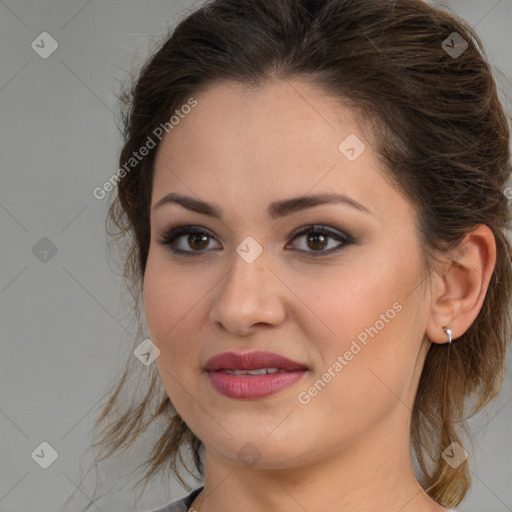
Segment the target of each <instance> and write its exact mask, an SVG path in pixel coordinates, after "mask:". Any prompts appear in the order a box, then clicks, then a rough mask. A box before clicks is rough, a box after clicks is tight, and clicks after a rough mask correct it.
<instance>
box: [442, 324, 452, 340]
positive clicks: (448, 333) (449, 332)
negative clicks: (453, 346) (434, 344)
mask: <svg viewBox="0 0 512 512" xmlns="http://www.w3.org/2000/svg"><path fill="white" fill-rule="evenodd" d="M443 330H444V332H445V333H446V335H447V336H448V343H451V342H452V330H451V329H449V328H448V327H443Z"/></svg>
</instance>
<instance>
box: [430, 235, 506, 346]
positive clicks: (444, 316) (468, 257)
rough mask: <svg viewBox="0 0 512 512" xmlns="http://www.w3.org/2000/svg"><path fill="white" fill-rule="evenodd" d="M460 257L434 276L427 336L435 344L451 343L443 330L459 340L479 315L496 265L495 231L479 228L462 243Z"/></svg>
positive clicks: (458, 253) (459, 251)
mask: <svg viewBox="0 0 512 512" xmlns="http://www.w3.org/2000/svg"><path fill="white" fill-rule="evenodd" d="M457 256H458V257H457V258H456V261H451V262H449V263H448V265H445V266H444V267H443V268H444V271H443V272H442V273H440V272H436V273H435V274H434V275H433V277H432V295H431V314H430V317H429V319H428V322H427V326H426V331H425V334H426V335H427V337H428V338H429V339H430V340H431V341H433V342H434V343H447V342H448V336H447V335H446V333H445V332H444V330H443V327H448V328H450V329H451V330H452V336H453V339H456V338H458V337H459V336H462V334H464V333H465V332H466V331H467V330H468V329H469V327H470V326H471V324H472V323H473V322H474V321H475V319H476V317H477V316H478V313H479V312H480V309H481V308H482V304H483V302H484V299H485V294H486V293H487V289H488V286H489V281H490V279H491V276H492V273H493V271H494V266H495V264H496V241H495V239H494V235H493V233H492V231H491V230H490V229H489V228H488V227H487V226H485V225H480V226H478V227H477V228H476V229H475V230H474V231H472V232H471V233H469V234H468V235H466V237H465V238H464V240H463V241H462V242H461V243H460V245H459V246H458V248H457Z"/></svg>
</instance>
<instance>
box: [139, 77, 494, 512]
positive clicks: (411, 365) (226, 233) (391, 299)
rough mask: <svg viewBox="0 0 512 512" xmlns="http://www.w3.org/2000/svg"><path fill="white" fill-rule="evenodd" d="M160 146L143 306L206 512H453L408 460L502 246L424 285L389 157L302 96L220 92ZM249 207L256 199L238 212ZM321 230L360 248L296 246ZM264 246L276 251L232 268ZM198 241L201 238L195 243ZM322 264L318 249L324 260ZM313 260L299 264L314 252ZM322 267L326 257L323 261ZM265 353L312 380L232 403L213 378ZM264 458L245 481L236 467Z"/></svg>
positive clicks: (229, 85) (343, 112)
mask: <svg viewBox="0 0 512 512" xmlns="http://www.w3.org/2000/svg"><path fill="white" fill-rule="evenodd" d="M195 98H196V99H197V101H198V105H197V106H196V107H195V108H194V109H193V110H192V112H191V113H190V114H188V115H187V116H186V117H185V118H184V119H183V120H181V121H180V123H179V125H177V126H176V127H174V129H173V130H172V131H170V132H169V133H168V134H167V135H166V136H165V138H164V139H163V141H162V143H161V145H160V147H159V149H158V154H157V158H156V163H155V175H154V182H153V194H152V211H151V246H150V251H149V256H148V261H147V268H146V272H145V276H144V306H145V312H146V320H147V323H148V327H149V329H150V333H151V339H152V341H153V342H154V343H155V344H156V345H157V347H158V348H159V349H160V351H161V353H160V356H159V357H158V358H157V360H156V361H157V365H158V370H159V372H160V375H161V378H162V382H163V384H164V386H165V389H166V391H167V393H168V395H169V397H170V399H171V401H172V403H173V404H174V406H175V407H176V409H177V411H178V413H179V414H180V415H181V417H182V418H183V419H184V421H185V422H186V423H187V425H188V426H189V427H190V429H191V430H192V431H193V432H194V433H195V434H196V435H197V436H198V437H199V438H200V439H201V440H202V441H203V443H204V444H205V448H206V454H205V489H204V490H203V491H202V492H201V494H200V495H199V496H198V497H197V498H196V500H195V501H194V503H193V504H192V506H193V508H194V509H196V510H200V511H202V512H215V511H219V512H220V511H228V510H235V509H236V510H244V511H246V512H253V511H261V510H266V511H285V510H286V511H288V510H307V511H311V512H313V511H320V510H328V509H330V510H339V511H375V510H380V511H388V510H389V511H398V510H400V511H401V512H420V511H421V512H423V511H441V510H445V509H444V508H443V507H441V506H440V505H438V504H437V503H435V502H434V501H433V500H432V499H431V498H430V497H428V495H427V494H426V493H425V492H424V491H423V490H422V489H421V487H420V486H419V484H418V483H417V481H416V478H415V476H414V473H413V470H412V465H411V460H410V454H409V434H408V432H409V425H410V417H411V409H412V404H413V401H414V396H415V393H416V389H417V385H418V379H419V376H420V373H421V369H422V366H423V362H424V359H425V356H426V353H427V350H428V348H429V346H430V343H431V341H432V342H435V343H445V342H447V340H448V339H447V336H446V334H445V332H444V331H443V329H442V326H449V327H450V328H451V329H452V331H453V338H454V339H456V338H457V337H459V336H460V335H461V334H462V333H463V332H464V331H465V330H467V328H468V327H469V326H470V325H471V323H472V322H473V321H474V319H475V318H476V316H477V314H478V312H479V310H480V308H481V306H482V302H483V299H484V297H485V292H486V289H487V283H488V281H489V278H490V275H491V273H492V270H493V268H494V264H495V243H494V238H493V236H492V233H491V232H490V230H489V229H488V228H487V227H485V226H481V227H479V228H478V229H476V230H475V231H474V232H473V233H471V234H469V235H468V237H467V238H466V240H465V242H464V244H463V245H462V246H461V248H460V251H459V252H458V255H457V257H458V263H453V264H452V263H450V261H449V259H448V258H447V259H445V260H444V261H441V263H440V264H439V265H438V267H437V268H436V270H435V271H434V272H433V273H431V274H430V275H429V276H428V277H429V278H428V279H426V269H425V266H424V263H423V261H422V259H421V256H420V254H421V253H420V240H419V237H418V233H417V230H416V219H417V214H416V210H415V208H414V206H413V205H412V204H411V203H410V202H409V201H408V200H407V198H405V197H403V196H402V195H401V194H400V193H399V192H398V191H397V190H396V189H395V188H393V187H392V186H391V185H390V184H389V183H388V181H386V180H385V179H384V177H383V175H382V173H381V172H380V169H381V167H380V166H381V164H380V163H379V161H378V158H377V153H376V150H375V148H374V146H373V144H372V143H371V141H370V139H369V137H368V136H367V134H366V133H365V131H364V129H363V127H362V125H361V124H360V123H359V121H358V119H357V117H356V114H355V112H354V111H353V110H351V109H349V108H348V107H347V106H344V105H341V104H340V102H338V101H336V100H335V99H333V98H331V97H329V96H326V95H325V94H324V93H323V92H322V91H320V90H319V89H317V88H315V87H314V86H312V85H310V84H308V83H307V82H303V81H299V80H295V81H290V82H282V81H276V82H272V83H267V84H266V85H265V86H263V87H261V88H259V89H248V88H247V87H245V86H243V85H240V84H237V83H234V82H227V81H224V82H216V83H214V84H212V85H211V86H210V87H209V88H207V89H205V90H203V91H202V92H201V93H200V94H197V95H195ZM349 134H355V135H357V137H358V138H359V139H360V140H361V141H363V142H364V144H365V146H366V149H365V151H364V152H363V153H362V154H361V155H360V156H359V157H358V158H357V159H356V160H355V161H349V160H348V159H347V158H346V157H345V155H344V154H342V153H341V152H340V151H339V150H338V145H339V144H340V142H341V141H343V140H344V139H345V138H346V137H347V136H348V135H349ZM170 192H175V193H180V194H183V195H187V196H191V197H194V198H196V199H201V200H203V201H207V202H209V203H213V204H215V205H217V206H218V207H219V208H221V209H222V213H223V216H222V219H215V218H213V217H209V216H206V215H204V214H200V213H196V212H192V211H189V210H187V209H185V208H184V207H182V206H180V205H178V204H170V203H169V204H165V205H164V206H161V207H159V208H156V209H153V208H154V206H155V205H156V203H157V202H158V201H159V200H160V199H161V198H163V197H164V196H165V195H166V194H168V193H170ZM322 192H328V193H340V194H345V195H347V196H350V197H351V198H352V199H354V200H356V201H358V202H359V203H361V204H363V205H364V206H365V207H366V208H368V210H369V212H364V211H360V210H358V209H356V208H353V207H351V206H348V205H344V204H330V205H322V206H316V207H314V208H310V209H307V210H303V211H299V212H295V213H292V214H290V215H288V216H286V217H283V218H281V219H276V220H274V219H272V218H271V217H270V215H269V214H268V212H267V207H268V204H269V203H270V202H272V201H277V200H282V199H288V198H292V197H296V196H300V195H308V194H315V193H322ZM241 198H243V200H241ZM173 222H176V223H179V224H186V223H190V224H193V225H199V226H202V227H203V228H205V229H207V230H209V231H210V232H211V236H210V238H208V239H207V241H206V242H204V243H203V242H201V239H200V238H199V243H198V242H197V241H196V244H195V245H194V239H192V245H190V243H187V241H189V242H190V238H189V237H188V236H187V235H185V236H181V237H180V238H179V239H178V241H177V246H178V247H179V248H181V249H183V250H186V251H189V252H194V250H195V251H196V253H197V252H200V253H202V255H200V256H194V257H188V258H187V257H184V256H181V255H174V254H172V253H171V252H170V247H169V246H166V245H161V244H158V243H157V240H158V239H159V238H160V237H161V236H162V235H163V234H164V233H165V232H166V230H168V229H169V227H170V226H171V223H173ZM313 224H323V225H326V226H329V227H330V228H331V229H332V230H333V231H335V232H336V231H337V232H340V234H344V233H345V234H349V235H351V236H352V237H353V239H354V243H353V244H351V245H346V246H344V248H343V249H342V250H341V251H339V252H337V253H332V254H331V255H327V256H319V254H320V253H321V251H323V252H324V253H325V252H327V251H328V250H329V249H331V248H334V247H339V246H340V242H339V241H338V240H336V239H335V238H328V239H326V240H324V241H323V243H322V240H320V242H318V241H317V242H315V241H314V240H313V241H311V240H310V241H309V242H308V235H307V234H306V235H300V236H299V237H298V238H295V239H293V238H292V237H291V236H290V235H291V234H292V233H293V232H294V231H295V230H296V229H297V228H300V227H302V226H307V225H313ZM249 236H250V237H253V238H254V239H255V240H256V241H257V242H258V243H259V244H260V246H261V247H262V248H263V253H262V254H261V255H260V256H259V257H258V258H257V259H256V260H255V261H253V262H252V263H248V262H247V261H245V260H244V259H243V258H242V257H240V256H239V255H238V253H237V252H236V248H237V247H238V246H239V244H241V242H242V241H243V240H244V239H245V238H246V237H249ZM196 240H197V239H196ZM319 248H320V249H319ZM301 251H302V252H301ZM315 256H316V257H315ZM394 303H399V304H400V305H401V306H402V308H401V310H400V312H397V313H396V315H394V318H393V319H391V320H389V321H388V322H385V325H384V327H383V328H381V329H380V330H378V334H376V335H374V336H373V338H372V337H368V342H367V345H366V346H363V347H362V349H361V350H360V351H359V352H358V353H357V354H356V355H354V357H353V358H352V359H351V360H350V361H348V362H347V364H346V365H345V366H344V367H343V369H342V370H341V371H339V372H338V373H336V376H335V377H334V378H332V379H331V381H330V382H329V383H328V384H327V385H326V386H325V387H324V388H323V389H322V390H321V391H320V392H319V393H318V394H317V395H316V396H314V397H312V398H311V400H310V402H309V403H307V404H303V403H300V402H299V400H298V398H297V397H298V393H300V392H304V391H307V390H308V388H310V387H311V386H312V385H313V384H314V383H315V382H316V381H318V379H319V378H321V377H322V375H323V374H324V373H325V372H326V371H327V369H328V368H329V367H332V365H333V364H334V363H335V361H336V360H337V358H338V356H340V355H341V356H343V354H344V353H345V352H346V351H347V350H349V348H350V346H351V343H352V342H353V341H354V340H355V339H356V338H357V336H358V334H360V333H361V332H362V331H364V330H365V328H369V327H370V326H375V324H376V321H377V320H379V319H380V318H382V317H381V316H380V315H382V314H385V313H386V311H387V310H389V309H390V308H392V305H393V304H394ZM230 350H233V351H241V352H247V351H253V350H268V351H271V352H276V353H278V354H281V355H283V356H285V357H288V358H290V359H293V360H295V361H298V362H301V363H303V364H305V365H307V366H308V367H309V371H308V373H307V374H306V375H305V376H304V377H303V379H302V380H301V381H300V382H298V383H296V384H294V385H293V386H291V387H289V388H287V389H285V390H283V391H281V392H279V393H277V394H274V395H271V396H269V397H265V398H260V399H257V400H236V399H232V398H228V397H225V396H223V395H221V394H219V393H218V392H217V391H216V390H215V389H214V388H213V387H212V386H211V384H210V382H209V378H208V376H207V374H206V373H205V372H204V370H203V366H204V364H205V363H206V361H207V360H208V359H209V358H210V357H212V356H213V355H216V354H219V353H221V352H224V351H230ZM249 442H250V443H252V444H253V445H254V446H255V447H256V448H257V450H258V457H259V458H258V457H257V462H256V463H255V464H254V465H252V466H249V465H247V464H244V463H243V462H242V461H241V460H240V459H239V457H238V452H239V450H241V449H242V448H243V447H244V446H246V444H247V443H249Z"/></svg>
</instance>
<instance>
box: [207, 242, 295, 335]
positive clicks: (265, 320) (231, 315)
mask: <svg viewBox="0 0 512 512" xmlns="http://www.w3.org/2000/svg"><path fill="white" fill-rule="evenodd" d="M232 261H233V266H232V268H231V270H229V271H228V273H227V275H226V276H225V277H224V278H223V279H222V280H221V282H220V284H219V286H220V289H219V291H218V293H216V295H215V297H216V299H215V302H214V304H213V306H212V310H211V313H210V320H211V321H212V322H213V323H216V324H217V325H219V324H220V325H221V326H222V327H223V328H225V329H226V330H228V331H230V332H232V333H234V334H238V335H240V336H244V335H245V336H247V335H249V334H251V333H252V332H253V330H254V327H255V326H257V325H260V324H261V325H265V326H267V327H269V326H276V325H279V324H280V323H281V322H283V321H284V319H285V317H286V308H285V302H284V300H283V299H284V297H282V296H281V295H280V294H282V293H284V291H285V290H286V287H285V286H284V285H283V283H282V282H281V281H280V280H279V278H278V277H277V275H276V272H275V271H274V270H273V269H271V268H270V267H269V265H268V264H269V260H268V258H267V257H266V254H265V252H263V253H262V254H261V255H260V256H259V257H258V258H257V259H256V260H254V261H253V262H252V263H248V262H247V261H245V260H244V259H243V258H242V257H240V256H239V255H238V254H237V253H235V256H234V257H233V260H232ZM214 293H215V292H214Z"/></svg>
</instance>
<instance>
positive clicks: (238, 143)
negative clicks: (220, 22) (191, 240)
mask: <svg viewBox="0 0 512 512" xmlns="http://www.w3.org/2000/svg"><path fill="white" fill-rule="evenodd" d="M194 98H195V99H196V100H197V105H196V106H195V107H194V108H193V109H192V110H191V111H190V113H188V114H186V115H184V116H183V118H182V119H181V120H180V122H179V124H178V125H177V126H175V127H174V128H173V129H172V130H171V131H170V132H169V133H168V134H167V135H165V137H164V138H163V140H162V142H161V144H160V147H159V150H158V154H157V158H156V163H155V175H154V180H153V184H154V188H153V200H152V203H153V204H155V203H156V202H157V201H158V200H159V199H160V198H161V197H162V196H163V195H165V194H166V193H169V192H179V193H184V194H187V195H189V196H190V195H192V196H196V197H198V198H201V199H203V200H206V201H208V200H211V202H215V203H217V204H221V205H222V203H223V202H230V201H233V202H234V203H236V204H238V205H239V206H238V208H239V209H243V208H244V207H247V208H249V207H250V206H251V205H252V206H254V207H255V208H258V210H263V209H265V210H266V208H267V204H268V203H269V202H271V201H272V200H279V199H283V198H287V197H293V196H297V195H304V194H306V193H307V192H308V191H309V190H311V192H314V193H321V192H338V193H344V194H348V195H351V196H352V197H353V198H354V199H355V200H357V201H359V202H361V203H363V204H365V203H366V204H371V205H372V207H373V206H376V207H377V208H379V205H380V206H382V208H385V207H386V206H387V207H388V209H389V201H390V194H391V195H395V196H397V195H398V192H397V191H395V190H394V189H392V188H391V186H390V185H389V184H388V183H387V182H386V181H384V179H383V178H382V176H381V173H380V172H379V166H380V164H379V162H378V159H377V155H376V152H375V149H374V148H373V146H372V143H371V141H370V140H368V138H367V136H366V133H365V131H364V129H363V128H362V126H361V123H360V121H359V119H358V117H357V115H356V113H355V111H353V110H352V109H350V108H349V107H348V106H346V105H344V104H343V103H342V102H341V101H339V100H337V99H334V98H332V97H330V96H328V95H326V94H325V93H324V92H323V91H321V90H320V89H319V88H317V87H315V86H313V85H311V84H308V83H307V82H300V81H276V82H272V83H268V84H266V85H264V86H262V87H259V88H253V87H251V88H249V87H247V86H245V85H242V84H239V83H236V82H231V81H224V82H217V83H215V84H213V85H212V86H210V87H208V88H207V89H205V90H203V91H202V92H200V93H199V94H196V95H194ZM347 137H357V139H359V140H360V141H361V143H362V144H364V146H363V147H364V150H363V151H362V153H361V154H360V156H359V157H358V158H357V159H355V160H352V161H351V160H350V159H348V158H347V156H346V155H345V154H344V153H343V152H342V151H341V150H340V143H343V141H345V140H347ZM357 139H350V138H349V139H348V140H350V141H352V140H357ZM242 197H243V198H244V204H243V205H240V198H242Z"/></svg>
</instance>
